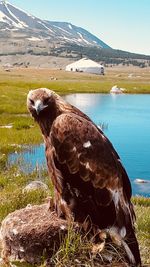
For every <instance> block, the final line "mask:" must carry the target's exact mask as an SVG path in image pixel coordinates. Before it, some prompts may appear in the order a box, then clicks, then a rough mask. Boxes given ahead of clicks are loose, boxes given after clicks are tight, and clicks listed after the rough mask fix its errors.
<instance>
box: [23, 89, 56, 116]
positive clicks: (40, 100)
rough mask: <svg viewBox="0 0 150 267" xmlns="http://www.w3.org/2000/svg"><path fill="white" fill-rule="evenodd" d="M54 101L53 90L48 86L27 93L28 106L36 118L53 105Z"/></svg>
mask: <svg viewBox="0 0 150 267" xmlns="http://www.w3.org/2000/svg"><path fill="white" fill-rule="evenodd" d="M53 102H54V96H53V91H51V90H49V89H47V88H39V89H36V90H31V91H29V93H28V95H27V108H28V110H29V112H30V113H31V115H32V116H33V117H34V118H35V119H36V120H38V118H40V117H41V116H42V115H43V114H45V112H46V111H48V109H50V107H52V104H53Z"/></svg>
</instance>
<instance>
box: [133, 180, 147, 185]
mask: <svg viewBox="0 0 150 267" xmlns="http://www.w3.org/2000/svg"><path fill="white" fill-rule="evenodd" d="M134 181H135V183H137V184H146V183H149V180H143V179H135V180H134Z"/></svg>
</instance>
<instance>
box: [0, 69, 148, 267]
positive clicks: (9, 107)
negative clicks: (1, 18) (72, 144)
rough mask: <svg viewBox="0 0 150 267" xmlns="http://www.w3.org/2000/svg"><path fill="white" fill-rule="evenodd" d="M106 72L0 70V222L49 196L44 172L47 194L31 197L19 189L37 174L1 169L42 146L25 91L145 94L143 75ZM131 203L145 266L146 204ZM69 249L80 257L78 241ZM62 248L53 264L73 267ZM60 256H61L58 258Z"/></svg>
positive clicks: (143, 72)
mask: <svg viewBox="0 0 150 267" xmlns="http://www.w3.org/2000/svg"><path fill="white" fill-rule="evenodd" d="M106 72H107V73H106V75H105V76H97V75H90V74H84V73H66V72H64V71H61V70H59V71H53V70H38V69H37V70H36V69H24V70H23V69H18V70H17V69H16V70H15V69H14V70H11V72H5V71H3V70H0V96H1V101H0V221H1V220H2V219H3V218H4V217H5V216H6V215H7V214H8V213H9V212H12V211H14V210H16V209H19V208H22V207H25V206H26V205H27V204H28V203H32V204H37V203H42V202H43V201H44V200H45V198H46V197H47V195H50V194H52V188H51V184H50V181H49V178H48V177H47V173H46V172H45V171H44V172H42V174H40V179H41V180H42V181H44V182H45V183H46V184H47V185H48V186H49V189H50V190H49V192H47V193H45V192H43V191H40V192H39V191H37V192H36V191H34V192H29V193H24V194H23V193H22V189H23V188H24V187H25V185H26V184H28V183H29V182H30V181H32V180H36V179H39V171H38V170H35V171H34V172H33V173H32V174H30V175H25V174H23V173H22V172H21V171H20V170H19V169H18V167H17V166H13V167H8V166H7V165H6V161H7V155H8V153H9V152H14V151H18V150H20V149H22V146H23V145H25V144H27V145H28V144H37V143H41V142H42V137H41V133H40V130H39V128H38V126H37V125H36V124H35V123H34V121H33V119H32V118H31V117H30V116H29V114H28V112H27V109H26V96H27V93H28V91H29V90H30V89H35V88H38V87H48V88H50V89H53V90H55V91H56V92H58V93H60V94H64V93H74V92H101V93H109V91H110V88H111V87H112V86H113V85H115V84H117V85H118V86H120V87H123V88H126V92H127V93H150V77H149V76H150V75H149V69H142V70H141V69H136V68H134V69H130V68H129V69H128V68H125V69H113V68H112V69H108V70H106ZM131 74H132V75H131ZM22 164H23V163H22ZM133 202H134V203H135V209H136V214H137V225H136V229H137V235H138V239H139V243H140V247H141V254H142V260H143V262H144V263H145V264H150V260H149V254H150V200H149V199H146V198H138V197H137V198H134V199H133ZM73 238H74V237H73ZM75 242H76V243H75ZM74 244H78V245H77V246H75V245H74V247H73V248H72V249H74V253H75V254H78V255H80V256H81V254H83V247H84V243H82V242H80V239H78V240H76V241H75V240H74ZM65 245H66V244H62V250H61V251H60V252H59V254H57V255H54V258H55V261H58V263H59V261H61V260H62V258H63V260H64V265H61V266H67V265H65V264H66V261H68V262H69V264H72V266H75V265H73V264H75V262H74V263H73V261H74V260H75V259H74V258H72V257H73V256H72V254H69V256H68V254H65V253H66V252H65V251H66V250H65ZM67 249H68V248H67ZM62 251H63V253H64V254H61V253H62ZM58 255H59V257H58ZM60 255H61V258H60ZM80 256H79V258H80ZM58 266H60V265H58ZM68 266H69V265H68ZM70 266H71V265H70ZM89 266H90V265H89ZM91 266H92V265H91Z"/></svg>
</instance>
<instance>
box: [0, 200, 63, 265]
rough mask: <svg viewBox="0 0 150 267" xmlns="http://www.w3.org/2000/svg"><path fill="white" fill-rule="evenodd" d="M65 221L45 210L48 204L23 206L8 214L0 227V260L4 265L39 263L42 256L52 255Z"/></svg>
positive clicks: (47, 208) (52, 212)
mask: <svg viewBox="0 0 150 267" xmlns="http://www.w3.org/2000/svg"><path fill="white" fill-rule="evenodd" d="M66 232H67V222H66V221H65V220H63V219H60V218H58V217H57V215H56V213H55V212H54V211H50V210H49V204H42V205H35V206H31V205H30V206H27V207H26V208H24V209H21V210H17V211H15V212H13V213H10V214H9V215H8V216H7V217H6V218H5V219H4V220H3V222H2V225H1V234H0V236H1V244H2V253H1V254H2V259H3V261H4V262H5V263H8V262H9V261H10V262H11V261H13V260H23V261H25V262H28V263H31V264H40V262H41V258H42V257H43V255H46V254H48V255H49V257H50V256H51V255H52V254H53V248H54V247H56V246H58V247H59V242H60V235H62V236H63V235H65V234H66Z"/></svg>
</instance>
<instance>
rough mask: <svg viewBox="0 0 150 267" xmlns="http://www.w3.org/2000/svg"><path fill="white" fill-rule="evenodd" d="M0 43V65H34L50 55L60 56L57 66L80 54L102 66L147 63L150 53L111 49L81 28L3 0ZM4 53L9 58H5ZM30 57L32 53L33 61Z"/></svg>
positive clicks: (1, 5)
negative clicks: (39, 58) (49, 19)
mask: <svg viewBox="0 0 150 267" xmlns="http://www.w3.org/2000/svg"><path fill="white" fill-rule="evenodd" d="M0 43H1V50H0V65H4V64H6V63H10V64H12V65H14V66H16V65H18V64H19V65H20V64H21V65H24V66H29V65H30V66H34V65H35V64H36V62H37V58H36V56H39V55H40V57H42V58H44V59H45V62H47V61H48V58H49V57H57V59H58V58H59V60H58V61H59V62H60V61H61V62H62V63H61V64H59V66H58V67H63V66H64V61H63V60H61V59H62V58H66V59H67V60H66V63H67V62H69V60H68V59H70V60H71V61H74V60H77V59H80V58H81V57H83V56H84V57H88V58H91V59H93V60H95V61H97V62H101V63H103V64H105V65H107V64H109V65H110V64H123V65H125V64H126V65H129V64H132V65H135V66H140V67H145V66H149V65H150V56H146V55H139V54H134V53H129V52H125V51H120V50H116V49H112V48H111V47H110V46H109V45H108V44H106V43H104V42H103V41H102V40H100V39H99V38H97V37H96V36H95V35H93V34H92V33H90V32H89V31H87V30H85V29H83V28H81V27H78V26H75V25H73V24H71V23H68V22H56V21H47V20H42V19H40V18H37V17H35V16H33V15H31V14H29V13H27V12H25V11H23V10H22V9H20V8H18V7H15V6H14V5H12V4H10V3H9V2H6V1H4V0H2V1H0ZM7 56H11V58H10V57H9V58H8V60H7ZM22 56H23V57H22ZM31 56H35V57H34V60H32V59H33V57H31ZM4 57H5V58H4ZM21 57H22V58H23V61H22V59H21V60H20V58H21ZM31 58H32V59H31ZM44 59H43V61H44ZM51 60H53V58H51ZM56 63H57V60H56ZM38 65H40V64H38ZM56 65H57V64H56Z"/></svg>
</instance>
